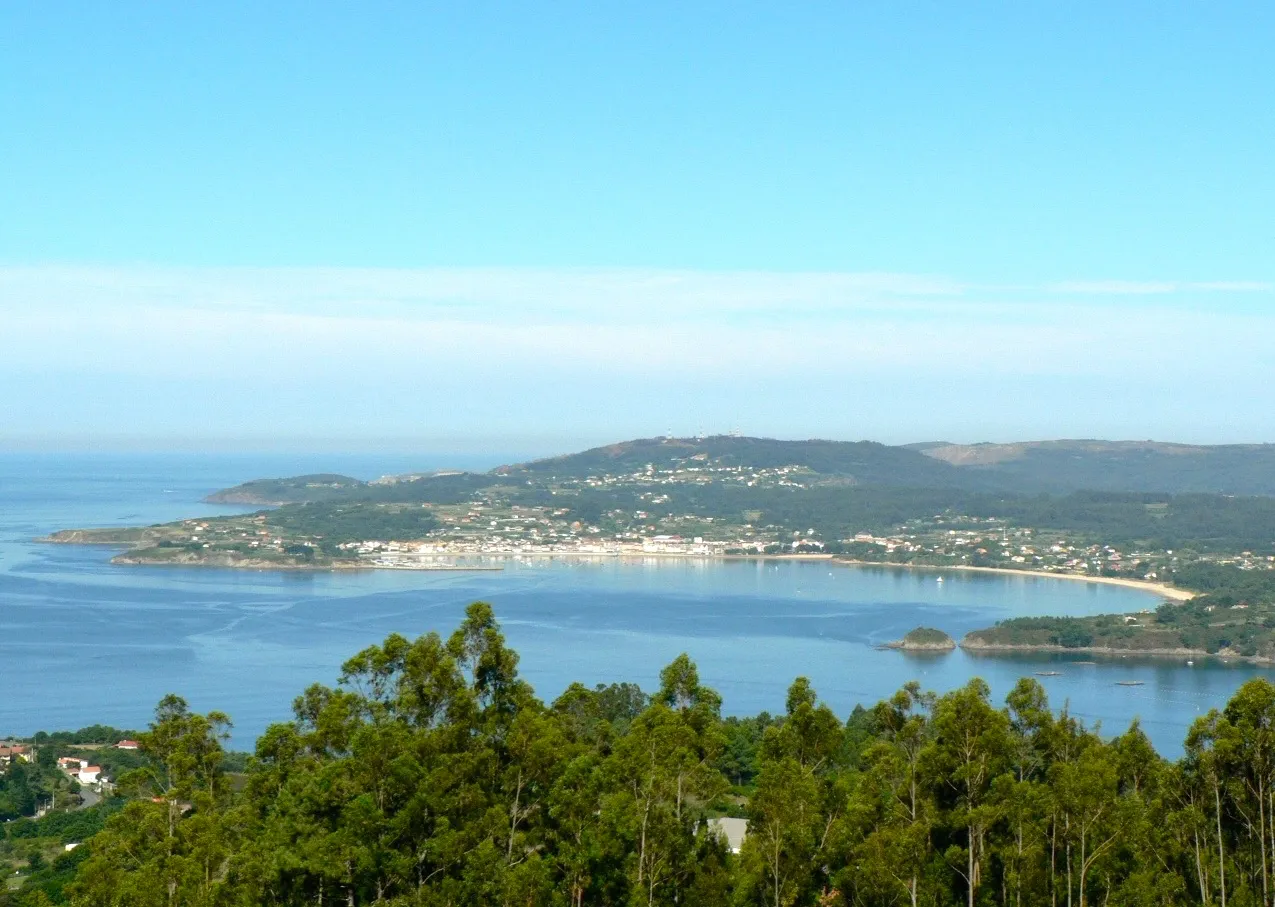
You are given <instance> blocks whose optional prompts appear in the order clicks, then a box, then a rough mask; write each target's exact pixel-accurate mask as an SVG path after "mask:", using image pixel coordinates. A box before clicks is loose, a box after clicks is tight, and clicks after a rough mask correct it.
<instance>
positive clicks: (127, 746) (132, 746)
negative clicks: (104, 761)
mask: <svg viewBox="0 0 1275 907" xmlns="http://www.w3.org/2000/svg"><path fill="white" fill-rule="evenodd" d="M115 748H116V749H117V750H136V749H141V748H142V745H141V744H140V743H138V742H137V741H136V740H121V741H120V742H119V743H117V744H115Z"/></svg>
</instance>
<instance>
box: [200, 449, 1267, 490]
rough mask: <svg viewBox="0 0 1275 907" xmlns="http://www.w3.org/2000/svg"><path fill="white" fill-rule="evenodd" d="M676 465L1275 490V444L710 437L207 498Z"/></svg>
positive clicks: (856, 481) (884, 477) (273, 483)
mask: <svg viewBox="0 0 1275 907" xmlns="http://www.w3.org/2000/svg"><path fill="white" fill-rule="evenodd" d="M648 467H649V468H651V469H652V470H654V471H655V472H667V471H674V470H676V471H680V472H681V473H682V474H683V478H685V477H687V476H688V475H689V474H691V473H700V474H701V477H702V480H703V481H704V482H709V481H712V480H713V479H714V478H721V477H724V476H727V475H728V473H729V471H730V470H732V469H736V468H745V469H750V470H783V469H785V468H790V467H795V469H796V473H795V474H794V475H793V477H792V478H793V479H794V481H797V482H799V483H800V484H802V485H806V486H810V485H822V486H832V485H836V486H855V487H865V488H911V489H920V488H924V489H945V490H955V491H966V492H995V493H1000V494H1009V495H1014V494H1041V493H1048V494H1066V493H1068V492H1073V491H1104V492H1116V493H1125V492H1137V493H1161V494H1187V493H1191V494H1194V493H1211V494H1229V495H1263V496H1266V495H1275V445H1271V444H1237V445H1220V446H1194V445H1185V444H1165V443H1160V442H1152V441H1030V442H1022V443H1016V444H965V445H962V444H948V443H942V442H930V443H923V444H914V445H907V446H891V445H887V444H879V443H876V442H873V441H824V440H805V441H784V440H776V439H773V438H745V437H735V436H733V435H717V436H711V437H705V438H643V439H639V440H634V441H624V442H620V443H617V444H610V445H607V446H604V447H595V448H592V449H590V450H586V451H582V452H580V453H573V454H566V455H563V456H557V457H549V458H546V459H542V460H534V461H531V462H528V463H518V464H512V465H508V466H501V467H499V468H497V469H494V470H492V471H491V472H489V473H481V474H479V473H455V472H444V473H436V474H421V475H411V476H404V477H400V478H398V479H388V480H378V481H374V482H364V481H361V480H359V479H355V478H351V477H350V476H342V475H330V474H319V475H306V476H296V477H292V478H284V479H259V480H255V481H252V482H246V483H244V484H243V485H238V486H235V487H234V488H228V489H225V490H223V491H219V492H216V493H215V494H213V495H211V496H210V497H209V498H208V500H209V501H210V502H212V503H234V504H290V503H302V502H307V501H320V502H322V501H337V500H350V501H355V500H363V501H382V502H388V501H431V502H448V501H451V500H453V499H454V500H456V501H460V500H463V499H464V497H465V496H466V495H469V494H472V493H473V492H475V491H477V490H479V489H482V488H486V487H491V486H496V485H509V484H516V485H520V486H526V485H527V484H528V483H531V484H535V485H540V484H544V483H552V482H554V481H555V480H557V481H561V480H584V479H589V478H595V477H596V478H605V477H607V476H613V477H615V476H633V475H636V474H639V473H642V472H644V471H646V470H647V469H648Z"/></svg>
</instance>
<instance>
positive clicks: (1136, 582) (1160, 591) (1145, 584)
mask: <svg viewBox="0 0 1275 907" xmlns="http://www.w3.org/2000/svg"><path fill="white" fill-rule="evenodd" d="M837 563H840V564H852V565H854V566H858V567H897V568H899V569H901V570H928V571H931V572H934V573H992V574H1001V575H1009V576H1031V577H1041V578H1044V579H1067V580H1076V581H1078V582H1082V583H1102V584H1103V585H1107V586H1124V587H1125V588H1127V589H1141V590H1142V591H1144V592H1151V593H1154V594H1156V595H1160V596H1163V597H1164V598H1168V599H1172V600H1173V601H1180V602H1181V601H1186V600H1187V599H1191V598H1194V597H1195V596H1196V594H1197V593H1195V592H1192V591H1191V590H1189V589H1179V588H1177V587H1176V586H1169V585H1166V584H1165V583H1153V582H1150V581H1149V580H1140V579H1124V578H1122V577H1117V576H1081V575H1079V574H1077V573H1047V572H1045V571H1044V570H1012V569H1006V568H1002V567H967V566H951V567H941V566H936V565H932V564H884V563H880V562H878V561H852V560H838V561H837Z"/></svg>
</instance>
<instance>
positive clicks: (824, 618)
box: [0, 453, 1270, 756]
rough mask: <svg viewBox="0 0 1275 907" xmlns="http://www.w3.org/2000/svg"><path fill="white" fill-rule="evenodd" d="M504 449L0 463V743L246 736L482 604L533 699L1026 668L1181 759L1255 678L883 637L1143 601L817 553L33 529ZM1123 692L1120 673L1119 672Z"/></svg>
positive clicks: (1095, 714) (1106, 589)
mask: <svg viewBox="0 0 1275 907" xmlns="http://www.w3.org/2000/svg"><path fill="white" fill-rule="evenodd" d="M499 462H502V458H501V457H498V456H493V457H489V458H475V457H469V458H457V457H454V456H452V457H442V456H422V455H417V456H412V457H405V456H378V455H337V454H321V455H320V454H315V455H282V454H268V455H267V454H247V453H245V454H216V455H194V454H178V453H166V454H137V453H130V454H105V453H84V454H65V455H61V454H60V455H51V454H32V453H0V739H3V738H4V737H5V736H6V735H20V736H26V735H30V734H32V733H34V732H36V731H38V730H50V731H51V730H58V729H75V728H79V727H83V726H87V725H90V724H98V723H101V724H109V725H113V726H115V727H119V728H129V729H141V728H144V727H145V725H146V724H147V722H148V720H149V719H150V717H151V715H152V713H153V709H154V706H155V704H156V702H157V701H158V700H159V699H160V698H161V697H163V696H164V695H165V694H167V693H177V694H179V695H181V696H183V697H184V698H185V699H186V700H187V701H188V702H189V703H190V705H191V707H192V708H193V709H196V710H199V711H207V710H212V709H218V710H221V711H223V712H226V713H228V714H229V715H230V716H231V718H232V720H233V722H234V730H233V738H232V741H231V744H232V745H233V746H234V747H235V748H238V749H251V748H252V746H253V744H254V741H255V740H256V738H257V737H258V736H259V735H260V734H261V733H262V732H263V731H264V730H265V728H266V727H267V726H269V725H270V724H271V723H273V722H277V721H286V720H288V719H289V718H290V716H291V703H292V701H293V699H294V698H295V697H296V696H297V695H299V694H300V693H301V692H302V691H303V690H304V689H305V688H306V687H307V686H309V685H310V684H312V683H315V682H319V683H324V684H329V685H331V684H335V683H337V681H338V678H339V676H340V672H341V665H342V663H343V662H344V661H346V660H347V659H348V658H349V657H350V656H352V655H354V654H355V653H356V652H358V651H360V650H361V649H363V648H364V647H366V646H369V645H372V644H374V643H377V642H379V641H381V640H383V639H384V638H385V637H386V636H387V635H388V634H390V633H400V634H403V635H405V636H408V637H415V636H417V635H420V634H424V633H428V632H430V631H436V632H438V633H440V634H442V635H444V636H446V635H447V634H448V633H449V632H450V631H451V630H452V629H453V628H454V627H455V626H456V625H457V623H458V622H459V621H460V620H461V618H462V616H463V612H464V609H465V606H466V605H467V604H469V603H470V602H473V601H476V600H483V601H487V602H490V603H491V604H492V605H493V607H494V609H495V612H496V615H497V617H498V618H499V620H500V622H501V625H502V627H503V629H504V632H505V635H506V637H507V639H508V641H509V643H510V644H511V645H512V646H513V647H514V648H515V649H516V650H517V651H518V653H519V655H520V662H519V669H520V671H521V674H522V676H523V677H524V678H525V679H526V680H528V681H529V682H530V683H531V684H532V685H533V686H534V687H535V689H536V692H537V693H538V694H539V696H540V697H541V698H542V699H544V700H545V701H551V700H552V699H553V698H554V697H555V696H557V695H558V694H559V693H560V692H561V691H562V690H563V689H564V688H565V687H566V686H567V685H568V684H570V683H571V682H573V681H579V682H581V683H584V684H587V685H590V686H592V685H594V684H606V683H612V682H617V681H631V682H634V683H637V684H639V685H640V686H641V687H642V688H643V689H645V690H648V691H649V690H652V689H654V688H655V687H656V686H657V684H658V676H659V671H660V668H661V667H662V666H664V665H665V664H667V663H668V662H670V661H672V660H673V659H674V658H675V657H676V656H677V655H678V654H679V653H682V652H686V653H688V654H689V655H690V656H691V658H692V659H693V660H694V661H695V663H696V664H697V666H698V668H699V672H700V677H701V680H702V681H703V682H705V683H707V684H708V685H710V686H712V687H714V688H715V689H716V690H717V691H718V692H719V693H720V694H721V695H722V697H723V710H724V711H725V712H726V713H727V714H733V715H754V714H757V713H759V712H762V711H769V712H772V713H777V712H782V710H783V705H784V697H785V692H786V690H787V688H788V686H789V684H790V683H791V682H792V681H793V679H794V678H796V677H797V676H805V677H807V678H809V679H810V681H811V682H812V683H813V685H814V687H815V689H816V690H817V691H818V693H819V695H820V697H821V698H822V699H823V700H824V701H825V702H827V703H828V704H829V705H830V706H831V707H832V708H833V709H834V710H835V711H836V712H837V713H838V714H839V715H841V716H842V717H845V716H847V715H849V713H850V712H851V710H852V709H853V708H854V707H855V705H856V704H862V705H864V706H871V705H872V704H873V703H875V702H877V701H878V700H880V699H882V698H884V697H887V696H889V695H890V694H891V693H893V692H894V691H895V690H897V689H898V688H899V687H900V686H902V685H903V684H904V683H906V682H907V681H910V680H917V681H919V682H920V683H921V684H922V686H924V687H925V688H927V689H931V690H934V691H937V692H939V693H942V692H945V691H948V690H951V689H954V688H956V687H958V686H961V685H963V684H965V683H967V682H968V681H969V680H970V679H971V678H973V677H981V678H983V679H984V680H985V681H986V682H987V683H988V685H989V686H990V688H991V691H992V696H993V698H994V699H995V700H996V701H997V702H1000V701H1002V700H1003V698H1004V696H1005V694H1006V693H1008V692H1009V690H1010V689H1011V688H1012V687H1013V685H1014V684H1015V682H1016V681H1017V680H1018V679H1019V678H1020V677H1024V676H1028V677H1036V679H1038V680H1039V681H1040V683H1041V684H1042V685H1043V686H1044V688H1045V690H1046V691H1047V692H1048V694H1049V698H1050V703H1051V704H1052V705H1053V706H1054V708H1055V709H1062V708H1066V709H1068V710H1069V711H1070V713H1071V714H1072V715H1074V716H1076V717H1078V718H1080V719H1082V720H1083V721H1084V722H1085V723H1086V724H1087V725H1089V726H1091V727H1095V726H1096V727H1098V728H1099V730H1100V731H1101V732H1102V733H1103V734H1105V735H1114V734H1118V733H1121V732H1123V731H1124V730H1125V729H1127V728H1128V727H1129V724H1130V722H1132V721H1134V720H1137V721H1139V722H1141V725H1142V727H1143V729H1144V730H1145V731H1146V732H1147V734H1148V735H1149V736H1150V738H1151V740H1152V741H1153V742H1154V744H1155V745H1156V747H1157V749H1159V750H1160V751H1161V752H1163V753H1165V754H1166V755H1170V756H1175V755H1177V754H1179V753H1180V752H1181V749H1182V741H1183V738H1184V736H1185V734H1186V730H1187V728H1188V726H1189V725H1190V723H1191V722H1192V721H1193V720H1194V719H1195V718H1196V717H1197V716H1200V715H1202V714H1205V713H1206V712H1207V711H1208V710H1209V709H1210V708H1215V707H1218V708H1220V707H1222V706H1223V705H1224V704H1225V702H1226V700H1227V698H1228V697H1229V696H1230V695H1231V694H1232V693H1233V692H1234V691H1235V689H1236V688H1237V687H1238V686H1239V685H1240V684H1242V683H1243V682H1244V681H1245V680H1247V679H1249V678H1251V677H1254V676H1259V675H1261V676H1266V675H1269V673H1270V671H1269V670H1268V669H1264V668H1260V667H1257V666H1253V665H1249V664H1241V663H1236V662H1231V663H1226V662H1223V661H1221V660H1216V659H1200V660H1196V661H1195V663H1194V664H1188V663H1187V662H1186V660H1184V659H1139V658H1119V657H1108V658H1094V657H1093V656H1083V655H1077V656H1074V657H1073V656H1067V655H1055V654H1040V655H1020V656H1014V657H990V656H975V655H971V654H967V653H965V652H962V651H959V650H958V651H955V652H951V653H948V654H942V655H914V654H906V653H902V652H899V651H894V650H881V649H879V648H878V646H880V645H881V644H882V643H885V642H888V641H890V640H893V639H897V638H899V637H901V636H902V635H903V634H904V633H906V632H907V631H908V630H910V629H912V628H914V627H917V626H921V625H924V626H930V627H938V628H940V629H942V630H945V631H946V632H947V633H949V634H950V635H952V636H953V637H956V638H959V637H960V636H961V635H962V634H963V633H965V632H967V631H969V630H972V629H975V628H978V627H984V626H988V625H990V624H992V623H994V622H995V621H997V620H1001V619H1004V618H1007V617H1019V616H1027V615H1063V614H1066V615H1084V614H1098V613H1111V612H1136V611H1140V610H1143V609H1146V608H1154V607H1156V605H1157V604H1158V603H1159V598H1158V597H1157V596H1156V595H1154V594H1151V593H1148V592H1144V591H1142V590H1136V589H1129V588H1123V587H1118V586H1109V585H1097V584H1089V583H1082V582H1075V581H1068V580H1061V579H1051V578H1047V577H1024V576H1011V575H1003V576H998V575H989V574H974V573H946V574H942V573H936V572H932V571H921V570H917V571H910V570H905V569H893V568H883V567H854V566H841V565H833V564H829V563H826V562H790V561H773V560H771V561H766V560H758V561H741V560H734V561H724V562H723V561H708V560H704V561H700V560H674V559H635V560H624V561H620V560H599V561H578V560H548V559H529V560H523V561H518V560H508V561H502V562H499V565H500V566H502V567H503V569H501V570H499V571H483V572H424V571H403V570H382V571H357V572H350V571H343V572H295V571H294V572H272V571H262V570H233V569H218V568H203V567H141V566H119V565H113V564H111V563H110V558H111V555H112V553H113V552H112V550H111V549H108V548H102V547H97V546H69V545H51V544H47V543H41V542H38V541H36V539H37V538H38V537H39V536H43V535H46V534H48V533H50V532H53V531H55V530H58V529H66V528H83V527H96V526H128V525H148V524H152V523H158V522H164V521H169V520H176V519H183V518H187V517H194V516H203V515H214V514H219V513H231V512H242V511H244V510H247V509H251V508H233V507H225V506H216V505H211V504H206V503H202V498H204V497H205V496H206V495H207V494H209V493H210V492H212V491H214V490H216V489H219V488H223V487H227V486H230V485H235V484H238V483H240V482H243V481H246V480H249V479H254V478H263V477H269V476H280V475H295V474H299V473H305V472H317V471H324V472H342V473H346V474H349V475H355V476H358V477H360V478H375V477H377V476H380V475H385V474H390V473H396V472H406V471H412V470H421V469H429V468H442V467H458V468H470V469H477V468H487V467H489V466H492V465H495V464H496V463H499ZM1130 681H1140V682H1141V685H1138V686H1128V685H1124V684H1122V682H1126V683H1127V682H1130Z"/></svg>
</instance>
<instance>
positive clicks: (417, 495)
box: [47, 436, 1275, 658]
mask: <svg viewBox="0 0 1275 907" xmlns="http://www.w3.org/2000/svg"><path fill="white" fill-rule="evenodd" d="M1224 477H1230V478H1229V480H1226V481H1229V482H1230V484H1229V485H1228V484H1226V481H1224ZM1273 477H1275V448H1272V447H1271V446H1270V445H1249V446H1232V447H1216V448H1208V447H1201V448H1196V447H1185V446H1182V445H1163V444H1157V443H1152V442H1146V443H1142V442H1097V441H1084V442H1047V443H1045V442H1034V443H1030V444H1022V445H967V446H960V445H950V444H928V445H913V446H910V447H891V446H888V445H883V444H877V443H873V442H855V443H850V442H833V441H779V440H774V439H766V438H742V437H735V436H714V437H706V438H652V439H643V440H637V441H628V442H623V443H619V444H613V445H609V446H606V447H601V448H595V449H592V450H588V451H584V452H581V453H577V454H571V455H568V456H561V457H554V458H550V459H545V460H537V461H532V462H529V463H520V464H512V465H509V466H503V467H500V468H498V469H494V470H491V471H490V472H487V473H470V472H463V471H434V472H420V473H411V474H407V475H398V476H386V477H382V478H380V479H375V480H372V481H364V480H361V479H357V478H354V477H351V476H345V475H340V474H336V473H318V474H309V475H302V476H294V477H290V478H275V479H258V480H254V481H250V482H246V483H244V484H242V485H238V486H235V487H234V488H228V489H223V490H221V491H217V492H214V493H213V494H211V495H209V497H208V498H207V499H206V500H207V501H208V502H210V503H216V504H238V505H246V506H252V507H260V508H261V509H258V510H255V511H253V512H250V513H246V514H235V515H217V516H207V517H202V518H192V519H187V520H181V521H177V522H173V523H165V524H161V525H155V526H147V527H129V528H114V529H70V530H65V531H62V532H57V533H54V534H53V535H51V536H50V537H49V538H48V539H47V540H48V541H50V542H61V543H70V544H103V545H112V546H118V547H120V548H122V549H123V550H122V551H120V552H119V553H117V554H116V555H115V557H114V560H115V561H116V562H117V563H121V564H139V565H204V566H218V567H243V568H252V569H327V570H333V569H360V568H368V569H371V568H393V569H469V568H491V567H492V566H495V565H498V563H499V561H500V559H503V558H508V557H589V558H602V557H698V558H726V557H805V558H825V559H829V560H833V559H835V560H838V561H843V562H846V563H858V564H880V565H890V566H896V567H908V568H929V569H947V570H953V569H955V570H997V571H1013V572H1016V573H1025V574H1028V575H1047V576H1054V577H1062V578H1069V579H1084V580H1089V581H1100V582H1117V583H1121V584H1126V585H1137V586H1140V587H1142V588H1146V589H1148V590H1149V591H1156V592H1159V593H1160V594H1162V595H1164V596H1165V597H1166V598H1179V599H1182V598H1190V597H1191V596H1192V595H1193V594H1194V593H1202V594H1201V595H1198V596H1196V597H1195V598H1194V599H1193V600H1192V602H1190V603H1189V604H1190V605H1191V607H1190V608H1187V607H1185V606H1182V605H1180V604H1179V605H1175V604H1170V605H1168V606H1167V607H1168V608H1169V609H1170V610H1165V607H1161V609H1160V610H1158V611H1156V612H1155V614H1154V615H1153V619H1151V618H1148V617H1147V616H1146V615H1142V616H1138V617H1130V616H1128V615H1119V616H1111V617H1104V618H1085V619H1077V620H1080V623H1079V624H1072V623H1066V624H1060V625H1054V624H1049V625H1048V626H1046V625H1044V624H1041V625H1035V624H1030V623H1022V622H1013V621H1007V622H1005V623H1003V624H1001V625H998V626H997V627H995V628H988V629H987V630H984V631H980V632H979V633H977V634H971V635H970V636H968V637H967V638H966V639H965V640H964V641H963V643H962V644H963V645H964V646H965V647H966V648H967V649H969V650H971V651H983V652H997V651H1004V650H1007V649H1011V648H1013V649H1021V648H1041V647H1044V648H1050V647H1059V648H1081V649H1085V648H1088V647H1090V646H1096V647H1099V648H1111V649H1119V650H1120V651H1137V652H1143V653H1150V652H1162V651H1173V652H1179V651H1183V652H1185V651H1191V652H1194V651H1201V652H1209V653H1221V652H1226V653H1232V652H1233V653H1236V655H1237V657H1246V658H1259V657H1261V658H1265V657H1272V656H1275V634H1273V630H1272V628H1275V613H1272V612H1271V611H1270V610H1269V608H1270V607H1272V606H1275V498H1272V497H1270V496H1268V495H1270V494H1271V492H1272V491H1275V478H1273ZM1083 483H1091V484H1093V485H1097V486H1100V487H1098V488H1097V489H1096V490H1095V489H1086V488H1084V487H1083ZM1113 483H1114V484H1115V487H1112V485H1113ZM1204 483H1212V484H1213V486H1214V487H1216V488H1219V489H1222V490H1225V492H1226V493H1203V492H1200V491H1199V490H1198V488H1199V486H1200V485H1201V484H1204ZM1209 608H1211V609H1212V610H1201V609H1209ZM1202 615H1204V616H1202ZM1042 620H1044V619H1042ZM1060 620H1061V619H1060ZM1265 623H1270V625H1271V626H1270V627H1267V626H1265ZM1077 626H1080V627H1081V629H1079V630H1077V629H1076V627H1077ZM1268 637H1273V638H1272V640H1271V641H1270V643H1269V644H1268ZM1082 640H1089V641H1088V642H1082Z"/></svg>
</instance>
